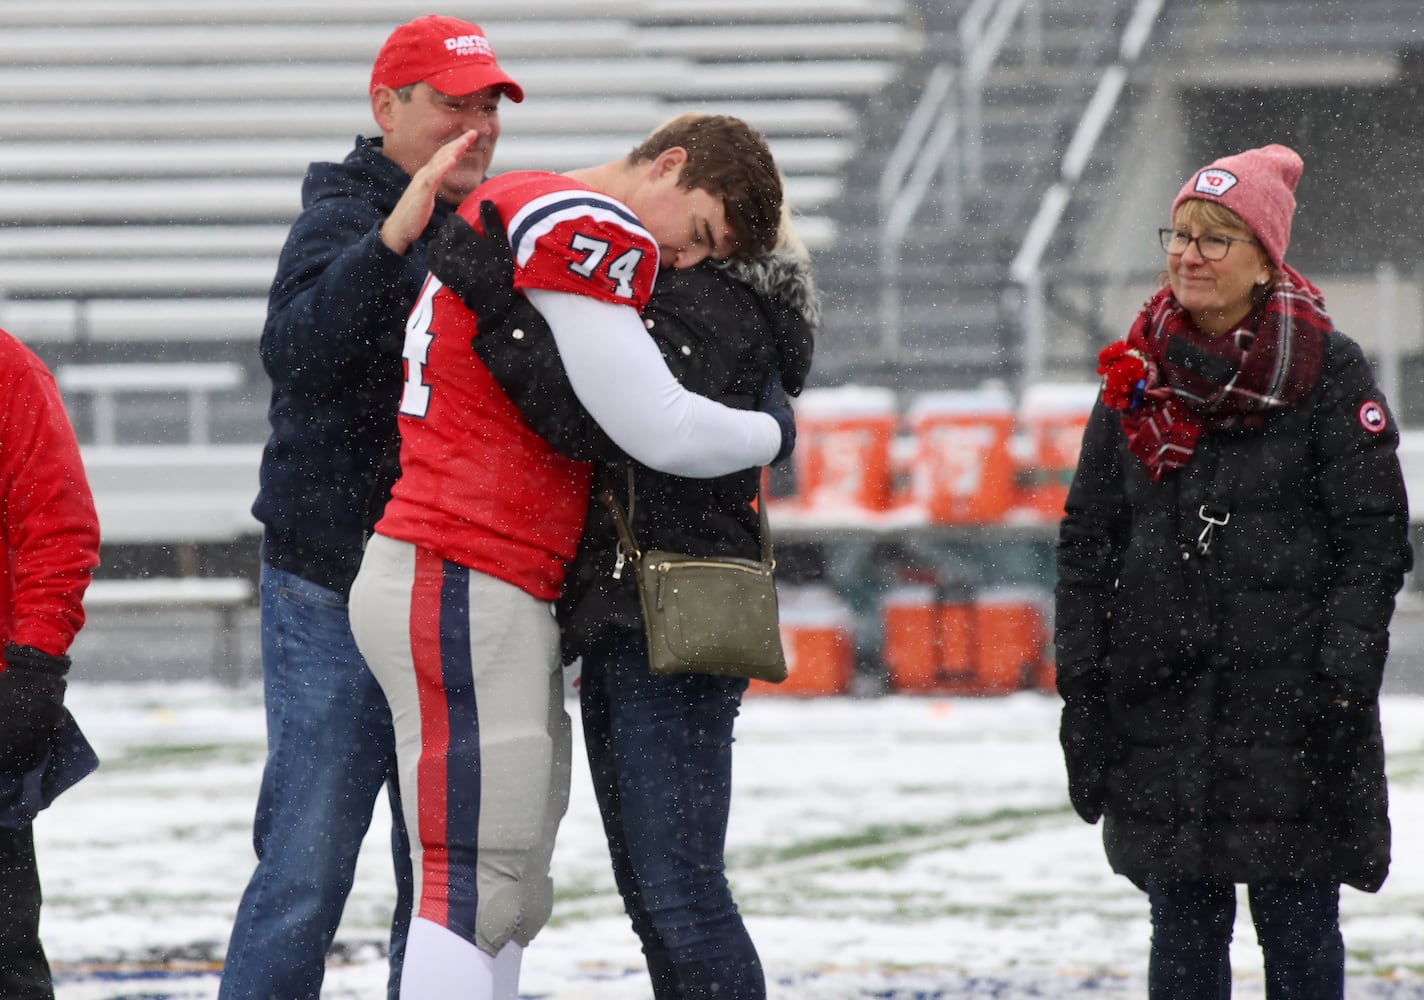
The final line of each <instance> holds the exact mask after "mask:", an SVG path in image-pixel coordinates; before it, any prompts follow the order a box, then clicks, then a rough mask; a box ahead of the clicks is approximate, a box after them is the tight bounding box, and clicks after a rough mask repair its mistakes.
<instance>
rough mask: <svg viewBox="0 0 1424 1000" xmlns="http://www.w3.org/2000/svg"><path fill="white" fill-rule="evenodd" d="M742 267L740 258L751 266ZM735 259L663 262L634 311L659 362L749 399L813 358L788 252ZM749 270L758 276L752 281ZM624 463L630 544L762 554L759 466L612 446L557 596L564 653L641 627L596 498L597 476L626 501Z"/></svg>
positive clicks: (798, 280)
mask: <svg viewBox="0 0 1424 1000" xmlns="http://www.w3.org/2000/svg"><path fill="white" fill-rule="evenodd" d="M749 268H750V269H749ZM733 273H734V272H733V271H729V270H728V269H725V268H723V267H719V266H717V265H713V264H704V265H700V266H698V267H694V268H691V269H688V270H681V271H665V272H663V273H661V274H659V275H658V282H657V287H656V289H655V290H654V293H653V297H652V299H651V301H650V302H649V303H648V306H647V308H646V309H644V311H643V318H644V321H645V323H647V325H648V331H649V333H651V334H652V337H653V339H654V340H655V341H656V342H657V344H658V346H659V348H660V349H661V351H662V354H663V357H664V359H665V360H666V361H667V364H668V367H669V369H671V371H672V373H673V374H674V375H675V376H677V379H678V381H679V382H681V383H682V384H683V385H684V386H685V387H687V388H688V389H690V390H691V391H693V392H696V393H699V394H701V395H704V396H709V397H711V398H713V399H717V400H718V401H720V402H722V403H725V404H726V405H728V406H736V407H740V408H742V409H751V408H753V407H754V406H755V405H756V403H757V400H758V398H759V397H760V395H761V391H762V388H763V386H764V385H765V383H766V380H767V378H768V376H770V375H772V374H773V373H777V374H779V375H780V376H781V377H782V380H783V383H784V384H785V386H786V388H787V390H788V391H789V392H791V393H793V394H794V393H798V392H800V390H801V386H802V383H803V381H804V380H805V377H806V373H807V370H808V369H809V367H810V363H811V351H812V335H811V328H810V326H809V324H808V322H807V318H806V313H807V312H809V311H810V310H812V309H813V308H814V307H811V306H808V305H807V303H808V301H809V297H810V295H811V294H812V293H811V292H810V290H809V277H808V275H807V272H806V271H805V270H804V268H803V267H801V266H800V265H799V263H797V262H796V261H795V260H794V258H791V257H780V256H773V257H770V258H767V259H764V260H763V261H761V262H760V263H759V264H757V265H751V266H743V267H742V268H741V269H740V270H738V271H736V272H735V273H736V274H738V275H739V277H734V276H733ZM748 281H751V282H752V283H754V284H755V285H756V286H757V287H756V288H755V289H754V288H753V287H752V285H751V284H749V283H748ZM630 466H631V468H632V471H633V491H634V497H635V501H636V502H635V504H634V516H633V531H634V534H635V535H636V536H637V539H638V543H639V545H641V546H642V548H643V549H644V550H645V551H646V550H648V549H654V548H657V549H664V550H668V551H674V552H685V553H689V554H692V555H728V556H740V557H742V558H748V559H756V558H759V557H760V553H761V549H760V545H761V542H760V530H759V523H758V517H757V513H756V511H755V509H754V508H753V507H752V502H753V501H754V500H755V498H756V495H757V482H758V479H759V477H760V473H761V470H760V469H755V468H754V469H745V470H743V471H741V472H736V473H733V474H731V475H727V476H720V477H718V478H715V479H687V478H682V477H679V476H670V475H666V474H664V473H661V472H657V471H654V470H653V469H649V468H647V467H646V466H643V465H639V464H637V463H633V462H631V461H630V460H629V459H627V458H626V457H625V456H621V455H619V456H617V457H612V458H608V457H605V459H604V460H603V461H602V462H600V468H599V473H598V478H597V479H596V480H595V486H594V494H595V495H594V496H593V498H592V499H591V501H590V504H589V509H588V519H587V521H586V523H585V526H584V533H583V537H582V539H581V540H580V542H579V549H578V554H577V555H576V556H575V558H574V561H573V563H572V564H571V565H570V567H569V570H568V574H567V576H566V577H565V581H564V591H563V594H562V595H561V597H560V598H559V601H558V603H557V612H558V618H559V624H560V626H561V627H562V635H563V650H564V662H565V663H572V662H573V661H574V660H575V659H577V658H578V657H579V656H581V655H582V654H583V653H584V652H585V651H586V650H587V649H588V648H589V647H590V646H591V645H592V644H593V643H594V642H596V641H598V640H599V639H601V638H603V637H604V636H606V635H608V634H609V633H610V631H612V630H615V629H622V630H628V631H634V632H639V633H641V632H642V629H643V619H642V612H641V610H640V608H639V605H638V595H637V590H636V588H635V586H634V582H633V573H632V572H631V569H630V570H629V571H627V572H624V573H623V574H621V578H620V579H614V578H613V575H612V570H613V566H614V560H615V558H616V551H617V548H616V547H617V542H618V536H617V533H616V531H615V529H614V526H613V519H612V516H611V515H610V514H609V512H608V510H607V508H606V507H605V506H604V505H603V504H602V503H601V502H600V501H599V499H598V496H597V494H598V493H599V492H600V485H601V484H604V483H606V484H607V485H608V486H610V487H611V488H612V489H613V490H614V492H615V494H616V495H617V496H618V497H619V498H620V499H621V500H622V502H623V504H624V506H625V508H626V506H627V503H628V499H627V491H628V475H627V472H628V469H629V467H630Z"/></svg>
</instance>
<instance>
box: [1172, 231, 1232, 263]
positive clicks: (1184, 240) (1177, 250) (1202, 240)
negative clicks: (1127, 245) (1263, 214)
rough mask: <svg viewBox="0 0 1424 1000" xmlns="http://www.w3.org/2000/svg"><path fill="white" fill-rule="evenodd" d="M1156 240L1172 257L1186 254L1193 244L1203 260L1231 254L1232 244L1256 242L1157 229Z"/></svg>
mask: <svg viewBox="0 0 1424 1000" xmlns="http://www.w3.org/2000/svg"><path fill="white" fill-rule="evenodd" d="M1157 238H1158V239H1159V240H1160V241H1161V242H1162V249H1163V250H1166V251H1167V252H1168V253H1169V254H1171V255H1172V256H1173V257H1177V256H1180V255H1181V254H1184V253H1186V252H1187V247H1189V246H1191V245H1192V244H1193V243H1195V244H1196V245H1197V253H1199V254H1201V255H1202V259H1203V260H1222V259H1223V258H1225V257H1226V255H1227V254H1228V253H1230V252H1231V244H1233V243H1255V242H1256V241H1255V240H1243V239H1242V238H1241V237H1239V236H1208V235H1203V236H1188V235H1187V234H1186V233H1185V232H1184V231H1183V230H1180V229H1159V230H1157Z"/></svg>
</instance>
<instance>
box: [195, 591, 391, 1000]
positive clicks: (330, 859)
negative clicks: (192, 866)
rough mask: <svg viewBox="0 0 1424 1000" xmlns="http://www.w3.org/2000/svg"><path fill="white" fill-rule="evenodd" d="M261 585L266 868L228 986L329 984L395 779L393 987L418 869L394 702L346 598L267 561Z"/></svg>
mask: <svg viewBox="0 0 1424 1000" xmlns="http://www.w3.org/2000/svg"><path fill="white" fill-rule="evenodd" d="M261 591H262V674H263V684H264V693H265V697H266V704H267V765H266V767H265V769H264V770H263V772H262V787H261V790H260V791H259V793H258V796H257V817H256V820H255V821H254V823H253V834H252V842H253V846H254V847H255V848H256V849H257V869H256V871H254V872H253V873H252V879H251V881H249V882H248V884H247V891H246V892H244V893H243V896H242V902H241V903H240V904H239V906H238V911H237V920H236V922H235V923H234V925H233V929H232V938H231V940H230V941H229V943H228V950H227V960H226V963H225V964H224V966H223V976H222V984H221V986H220V988H219V992H218V996H219V997H220V998H221V1000H271V998H274V997H275V998H279V1000H305V998H309V997H310V998H315V997H318V996H319V995H320V993H321V983H322V978H323V976H324V975H325V973H326V953H327V950H328V949H329V948H330V947H331V942H332V940H333V939H334V938H335V936H336V928H337V925H338V924H339V923H340V922H341V911H342V909H343V907H344V906H345V905H346V897H347V895H348V894H349V893H350V891H351V882H352V879H353V877H354V875H355V870H356V858H357V855H358V854H359V852H360V849H361V841H362V840H363V839H364V838H365V835H366V831H367V829H368V828H369V827H370V825H371V810H372V808H373V806H374V805H375V802H376V796H377V795H379V794H380V791H381V786H382V785H384V786H385V787H386V789H387V791H388V793H389V796H390V804H391V815H392V817H393V819H394V823H393V827H392V830H391V853H392V856H393V858H394V863H395V874H396V910H395V920H394V922H393V925H392V928H391V949H390V965H391V972H390V980H389V994H390V997H391V998H394V997H395V996H396V995H397V986H398V984H399V983H400V967H401V958H402V956H403V954H404V952H405V937H406V930H407V928H408V927H409V923H410V907H411V891H412V879H411V872H410V851H409V849H408V844H407V841H406V835H405V827H404V824H403V823H402V820H401V808H400V801H399V795H398V792H397V788H396V768H395V735H394V732H393V730H392V727H391V714H390V709H389V708H388V707H387V705H386V699H385V697H384V695H382V693H381V689H380V687H379V686H377V684H376V680H375V677H373V676H372V674H371V672H370V670H368V669H367V667H366V661H365V660H363V659H362V658H361V654H360V653H359V652H357V650H356V640H355V639H354V638H352V636H351V623H350V619H349V617H348V615H347V607H346V599H345V598H344V597H342V596H341V595H340V594H338V593H335V592H333V591H331V590H328V589H326V588H325V587H320V586H317V585H316V584H314V583H311V582H309V581H307V580H303V579H302V578H301V577H298V576H294V575H292V574H291V573H285V572H283V571H281V570H277V569H274V568H272V567H271V566H266V565H264V566H263V567H262V586H261Z"/></svg>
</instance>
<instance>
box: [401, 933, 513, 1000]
mask: <svg viewBox="0 0 1424 1000" xmlns="http://www.w3.org/2000/svg"><path fill="white" fill-rule="evenodd" d="M515 947H518V946H517V945H516V946H515ZM506 950H507V949H506ZM514 964H515V968H514V979H515V985H516V989H515V992H512V993H509V992H500V991H499V990H498V989H497V986H496V972H495V970H496V967H497V966H496V959H494V958H493V957H491V956H489V955H486V954H485V953H484V952H482V951H480V949H478V948H476V947H475V946H474V945H473V944H471V943H470V942H468V941H466V940H465V939H464V938H462V937H460V935H458V934H456V933H455V932H453V931H451V930H449V929H447V928H445V927H442V926H440V925H439V924H437V923H435V922H434V921H431V920H426V919H425V918H424V917H415V918H414V919H412V920H411V922H410V935H409V937H407V938H406V945H405V967H404V968H403V969H402V970H401V984H400V995H401V1000H447V998H449V1000H453V998H458V1000H517V997H518V989H517V987H518V979H519V957H518V955H516V956H515V958H514Z"/></svg>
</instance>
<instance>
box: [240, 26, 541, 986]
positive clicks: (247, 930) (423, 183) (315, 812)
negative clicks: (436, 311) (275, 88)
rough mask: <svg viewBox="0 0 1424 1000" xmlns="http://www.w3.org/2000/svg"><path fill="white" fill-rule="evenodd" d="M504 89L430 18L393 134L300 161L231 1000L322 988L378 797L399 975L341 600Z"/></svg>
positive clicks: (405, 61)
mask: <svg viewBox="0 0 1424 1000" xmlns="http://www.w3.org/2000/svg"><path fill="white" fill-rule="evenodd" d="M505 96H508V97H509V98H510V99H511V100H514V101H521V100H523V98H524V92H523V91H522V90H521V89H520V87H519V85H518V84H517V83H515V82H514V81H513V80H512V79H511V78H510V77H509V76H508V75H507V74H506V73H505V72H504V71H503V70H502V69H501V68H500V66H499V63H498V62H497V61H496V59H495V54H494V50H493V49H492V48H491V46H490V43H489V41H488V39H486V37H485V35H484V32H483V31H482V30H481V29H480V28H479V27H478V26H477V25H474V24H471V23H469V22H467V21H462V20H459V19H456V18H452V17H441V16H437V15H429V16H426V17H420V18H417V19H415V20H413V21H411V22H409V23H407V24H403V25H401V26H400V27H398V28H396V30H395V31H394V32H392V33H391V35H390V37H389V38H387V39H386V42H385V44H384V45H383V46H382V48H381V50H380V52H379V54H378V55H377V57H376V61H375V64H374V66H373V68H372V71H371V83H370V99H371V112H372V114H373V116H374V118H375V120H376V124H377V125H378V126H379V127H380V131H381V136H380V137H379V138H358V139H357V140H356V145H355V148H354V149H353V150H352V151H351V153H350V154H349V155H347V157H346V159H345V160H344V161H343V162H341V163H314V164H312V165H311V166H310V167H309V168H308V170H307V175H306V179H305V181H304V183H303V187H302V205H303V209H302V212H301V214H300V216H299V217H298V218H297V220H296V221H295V222H294V223H293V225H292V228H291V231H290V233H289V235H288V237H287V242H286V245H285V246H284V247H283V249H282V254H281V258H280V260H279V261H278V265H277V274H276V277H275V279H274V280H273V282H272V290H271V293H270V297H269V302H268V311H267V321H266V325H265V327H264V329H263V332H262V342H261V354H262V362H263V366H264V367H265V369H266V371H267V373H268V375H269V376H270V377H271V379H272V400H271V407H270V410H269V413H268V419H269V422H270V424H271V435H270V437H269V438H268V442H267V447H266V450H265V452H264V454H263V458H262V469H261V492H260V493H259V495H258V497H257V501H256V503H255V504H254V506H253V513H254V515H255V516H256V517H257V519H258V520H259V521H261V522H262V524H263V528H264V530H263V540H262V582H261V591H262V603H261V613H262V665H263V678H264V693H265V700H266V706H267V748H268V756H267V763H266V767H265V769H264V772H263V776H262V785H261V789H260V791H259V795H258V800H257V814H256V820H255V823H254V830H253V843H254V846H255V848H256V852H257V859H258V861H257V868H256V870H255V871H254V873H253V875H252V878H251V880H250V882H249V883H248V886H247V890H246V892H245V893H244V894H243V897H242V901H241V903H240V905H239V908H238V913H237V918H236V922H235V924H234V926H233V931H232V937H231V940H230V942H229V944H228V953H227V961H226V964H225V966H224V972H223V978H222V986H221V989H220V992H219V996H220V997H222V998H223V1000H257V998H260V1000H268V998H271V997H281V998H284V1000H286V998H298V997H316V996H318V995H319V994H320V992H321V984H322V978H323V975H324V973H325V967H326V953H327V950H328V948H329V947H330V945H331V942H332V940H333V938H334V937H335V934H336V929H337V925H338V924H339V922H340V919H341V912H342V909H343V907H344V905H345V902H346V897H347V894H348V893H349V892H350V889H351V883H352V878H353V874H354V870H355V865H356V858H357V855H358V853H359V849H360V845H361V842H362V840H363V839H364V837H365V834H366V831H367V828H368V827H369V825H370V820H371V811H372V807H373V805H374V802H375V799H376V796H377V795H378V794H379V793H380V790H381V787H382V786H383V785H384V786H386V787H387V789H388V791H389V794H390V797H391V812H392V814H393V816H394V817H395V823H394V826H393V830H392V853H393V857H394V863H395V868H396V884H397V902H396V913H395V918H394V921H393V925H392V931H391V978H390V984H391V986H390V991H391V995H392V996H394V995H395V993H396V990H397V985H398V984H399V982H400V972H401V961H402V957H403V955H404V950H405V938H406V928H407V925H408V922H409V919H410V899H411V884H412V880H411V873H410V865H409V854H408V850H407V839H406V835H405V830H404V828H403V825H402V824H401V821H400V816H401V808H400V803H399V801H398V799H397V798H396V795H397V788H396V782H395V746H394V737H393V735H392V729H391V718H390V710H389V709H388V708H387V706H386V701H385V698H384V697H383V696H382V694H381V691H380V689H379V688H378V687H377V685H376V682H375V680H374V679H373V678H372V676H371V673H370V671H369V670H368V669H367V667H366V663H365V661H364V660H363V659H362V658H361V655H360V653H359V652H358V650H357V649H356V645H355V640H354V639H353V638H352V636H351V628H350V621H349V618H348V614H347V595H348V591H349V589H350V586H351V581H352V580H353V579H354V577H355V576H356V570H357V568H358V567H359V566H360V563H361V552H362V547H363V545H364V543H365V540H366V537H367V535H368V534H369V532H370V529H371V527H372V526H373V525H374V524H375V523H376V521H377V519H378V518H379V517H380V516H381V513H382V510H383V508H384V506H385V503H386V498H387V496H388V493H389V490H390V484H391V482H392V481H393V480H394V478H395V470H396V464H397V432H396V405H397V400H398V399H399V396H400V391H401V380H402V370H401V345H402V340H403V336H404V326H405V320H406V317H407V315H409V313H410V310H411V306H412V305H413V304H414V302H415V300H416V296H417V293H418V292H419V291H420V287H421V284H422V282H423V281H424V280H425V276H426V260H425V253H426V244H427V242H428V241H429V239H430V238H431V237H433V236H434V234H435V232H436V231H437V230H438V229H439V227H440V225H441V224H442V223H443V222H444V221H445V219H446V217H447V216H448V215H449V214H450V213H451V212H452V211H453V210H454V208H455V206H457V205H458V204H459V203H460V202H461V201H462V200H463V199H464V197H465V195H467V194H468V193H469V192H470V191H472V190H473V189H474V188H475V186H476V185H477V184H479V183H480V181H482V180H483V179H484V177H485V173H486V171H487V170H488V168H489V163H490V158H491V156H492V155H493V153H494V147H495V142H496V140H498V138H499V131H500V124H499V109H500V101H501V99H502V98H503V97H505Z"/></svg>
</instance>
